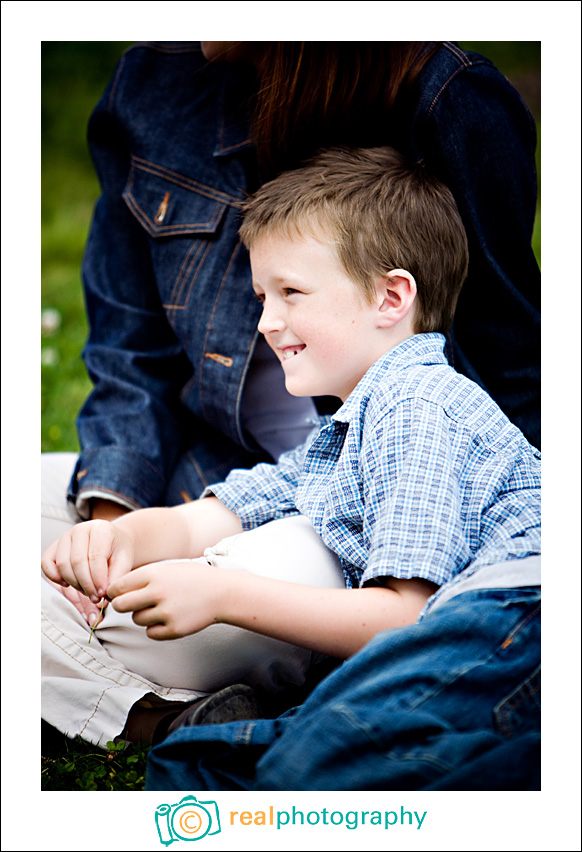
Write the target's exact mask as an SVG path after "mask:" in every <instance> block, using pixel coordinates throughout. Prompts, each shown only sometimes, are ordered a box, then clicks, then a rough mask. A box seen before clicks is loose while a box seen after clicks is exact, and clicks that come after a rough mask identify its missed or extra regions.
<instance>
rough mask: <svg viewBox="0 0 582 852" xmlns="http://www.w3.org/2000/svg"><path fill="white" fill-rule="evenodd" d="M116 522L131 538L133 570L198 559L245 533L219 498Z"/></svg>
mask: <svg viewBox="0 0 582 852" xmlns="http://www.w3.org/2000/svg"><path fill="white" fill-rule="evenodd" d="M114 523H115V525H116V526H119V527H120V528H121V529H123V530H124V531H125V532H126V533H127V534H128V535H129V536H130V537H131V539H132V542H133V545H134V554H135V555H134V564H133V567H134V568H137V567H139V566H140V565H145V564H147V563H149V562H161V561H163V560H167V559H195V558H197V557H199V556H201V555H202V554H203V552H204V550H205V549H206V548H207V547H210V546H211V545H213V544H216V543H217V542H218V541H220V540H221V539H222V538H226V536H229V535H234V534H235V533H238V532H241V531H242V526H241V523H240V521H239V519H238V517H237V516H236V515H235V514H234V513H233V512H231V511H230V510H229V509H227V508H226V506H224V505H223V504H222V503H221V502H220V501H219V500H218V499H217V498H216V497H207V498H205V499H204V500H195V501H193V502H191V503H187V504H184V505H183V506H173V507H161V508H153V509H139V510H138V511H136V512H130V513H128V514H126V515H123V516H122V517H120V518H117V519H116V520H115V521H114Z"/></svg>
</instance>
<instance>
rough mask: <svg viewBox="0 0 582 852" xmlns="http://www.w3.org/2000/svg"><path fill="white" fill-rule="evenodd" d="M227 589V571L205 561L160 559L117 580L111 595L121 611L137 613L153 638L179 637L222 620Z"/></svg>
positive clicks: (136, 618) (114, 604) (138, 618)
mask: <svg viewBox="0 0 582 852" xmlns="http://www.w3.org/2000/svg"><path fill="white" fill-rule="evenodd" d="M228 573H229V574H230V573H234V572H228ZM226 590H227V585H226V583H225V582H224V573H223V572H222V571H221V570H219V569H216V568H211V567H210V566H208V565H206V564H204V563H203V562H191V561H190V562H157V563H152V564H150V565H143V566H142V567H141V568H136V569H135V570H133V571H132V572H131V574H126V575H125V576H123V577H121V578H119V579H118V580H116V581H115V582H114V583H112V584H111V585H110V586H109V588H108V589H107V597H108V598H109V599H110V600H112V601H113V608H114V609H116V610H117V612H133V613H134V615H133V620H134V622H135V623H136V624H139V625H140V626H142V627H146V628H147V630H146V633H147V635H148V636H149V637H150V639H178V638H180V637H182V636H190V635H191V634H192V633H197V632H198V631H199V630H203V629H204V628H205V627H208V626H209V625H210V624H215V623H216V622H217V621H219V620H220V618H219V612H220V605H221V601H222V595H223V594H224V593H225V592H226Z"/></svg>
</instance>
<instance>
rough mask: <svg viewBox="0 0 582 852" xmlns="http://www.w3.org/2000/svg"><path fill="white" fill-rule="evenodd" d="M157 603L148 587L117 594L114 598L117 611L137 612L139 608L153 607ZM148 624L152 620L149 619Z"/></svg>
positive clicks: (114, 606) (114, 607)
mask: <svg viewBox="0 0 582 852" xmlns="http://www.w3.org/2000/svg"><path fill="white" fill-rule="evenodd" d="M156 603H157V601H156V600H154V599H153V598H152V596H151V594H150V593H149V590H148V589H147V587H146V588H145V589H137V590H136V591H131V592H125V594H120V595H117V596H116V597H115V599H114V600H113V609H115V610H117V612H137V611H138V610H144V609H148V608H153V607H155V605H156ZM158 620H159V619H158ZM137 623H138V622H136V624H137ZM139 623H141V622H139ZM147 624H150V622H149V621H148V622H147Z"/></svg>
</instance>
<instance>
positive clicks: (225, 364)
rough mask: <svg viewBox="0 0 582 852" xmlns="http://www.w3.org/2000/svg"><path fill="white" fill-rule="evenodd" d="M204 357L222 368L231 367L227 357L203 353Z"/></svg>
mask: <svg viewBox="0 0 582 852" xmlns="http://www.w3.org/2000/svg"><path fill="white" fill-rule="evenodd" d="M204 357H205V358H212V360H213V361H217V362H218V363H219V364H222V365H223V367H232V363H233V362H232V358H229V357H228V356H227V355H219V354H218V352H205V353H204Z"/></svg>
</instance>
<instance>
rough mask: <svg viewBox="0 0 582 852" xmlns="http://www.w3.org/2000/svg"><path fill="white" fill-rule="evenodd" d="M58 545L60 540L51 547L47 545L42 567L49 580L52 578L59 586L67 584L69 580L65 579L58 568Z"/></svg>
mask: <svg viewBox="0 0 582 852" xmlns="http://www.w3.org/2000/svg"><path fill="white" fill-rule="evenodd" d="M57 545H58V541H54V542H53V543H52V544H51V545H50V547H47V549H46V550H45V552H44V553H43V555H42V557H41V560H40V567H41V570H42V572H43V574H44V575H45V577H46V578H47V579H48V580H51V581H52V582H53V583H57V584H58V585H59V586H61V587H63V586H67V585H68V584H67V582H66V581H65V580H63V578H62V577H61V575H60V572H59V570H58V568H57V564H56V557H57Z"/></svg>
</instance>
